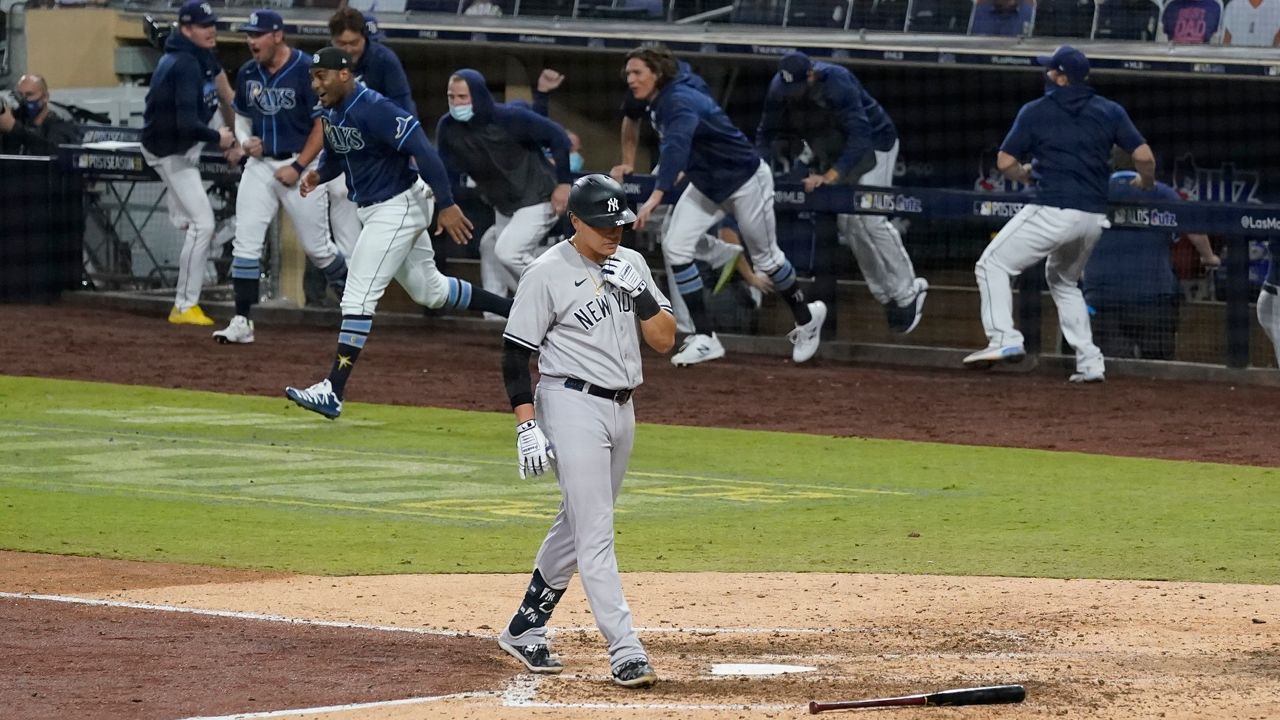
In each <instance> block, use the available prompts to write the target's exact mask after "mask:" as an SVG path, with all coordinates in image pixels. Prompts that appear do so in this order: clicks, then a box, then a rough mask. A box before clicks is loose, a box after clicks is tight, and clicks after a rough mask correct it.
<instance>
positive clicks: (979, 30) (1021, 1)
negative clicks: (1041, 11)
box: [969, 0, 1036, 37]
mask: <svg viewBox="0 0 1280 720" xmlns="http://www.w3.org/2000/svg"><path fill="white" fill-rule="evenodd" d="M1035 12H1036V3H1035V0H976V2H975V3H974V6H973V22H972V23H971V24H970V27H969V34H970V35H1004V36H1007V37H1020V36H1023V35H1030V34H1031V23H1032V21H1033V20H1034V19H1035Z"/></svg>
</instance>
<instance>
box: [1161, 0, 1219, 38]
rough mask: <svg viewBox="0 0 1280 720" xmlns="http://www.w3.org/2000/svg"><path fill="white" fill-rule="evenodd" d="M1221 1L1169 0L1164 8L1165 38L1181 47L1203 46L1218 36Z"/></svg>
mask: <svg viewBox="0 0 1280 720" xmlns="http://www.w3.org/2000/svg"><path fill="white" fill-rule="evenodd" d="M1221 22H1222V0H1170V2H1169V4H1167V5H1165V6H1164V13H1163V24H1164V34H1165V37H1167V38H1168V39H1169V41H1170V42H1175V43H1179V44H1183V45H1203V44H1205V43H1207V42H1209V41H1210V40H1212V39H1213V36H1214V35H1217V34H1218V27H1219V25H1220V24H1221Z"/></svg>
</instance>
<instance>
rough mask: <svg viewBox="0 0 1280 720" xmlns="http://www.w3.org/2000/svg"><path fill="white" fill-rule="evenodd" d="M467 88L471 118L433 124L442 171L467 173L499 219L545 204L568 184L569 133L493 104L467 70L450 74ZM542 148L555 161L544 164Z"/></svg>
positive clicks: (521, 109) (480, 80)
mask: <svg viewBox="0 0 1280 720" xmlns="http://www.w3.org/2000/svg"><path fill="white" fill-rule="evenodd" d="M454 75H457V76H458V77H460V78H462V79H463V80H464V81H465V82H466V83H467V87H468V88H470V90H471V108H472V110H473V111H474V115H473V116H472V117H471V119H470V120H469V121H467V122H461V121H458V120H455V119H454V118H453V116H452V115H449V114H448V113H445V114H444V115H442V116H441V117H440V122H439V124H438V125H437V126H436V146H437V147H438V148H439V150H440V157H441V159H443V160H444V164H445V167H446V168H448V169H449V171H450V172H451V173H453V174H455V175H456V174H461V173H466V174H467V175H468V176H470V177H471V179H472V180H474V181H475V183H476V187H477V188H478V189H479V190H480V193H481V194H482V195H484V198H485V199H486V200H488V201H489V203H490V204H491V205H493V207H494V208H495V209H496V210H497V211H498V212H500V213H502V214H503V215H511V214H512V213H514V212H515V211H516V210H519V209H520V208H523V207H529V206H530V205H537V204H539V203H544V202H547V200H548V199H549V198H550V197H551V193H552V192H553V191H554V190H555V189H556V185H557V184H560V183H569V182H570V181H571V178H572V175H571V174H570V172H569V135H568V134H567V133H565V131H564V128H562V127H560V126H559V125H557V124H556V123H554V122H552V121H550V120H548V119H547V118H544V117H542V116H541V115H538V114H537V113H535V112H533V111H532V110H530V109H529V108H528V106H527V105H523V104H520V105H517V104H514V103H512V104H503V103H495V102H494V101H493V95H492V94H490V93H489V88H488V87H487V86H486V85H485V79H484V75H481V74H480V73H479V72H477V71H475V70H472V69H470V68H466V69H462V70H459V71H457V72H455V73H454ZM543 148H546V149H548V150H550V151H551V157H552V159H553V160H555V164H554V165H552V164H551V163H550V162H548V161H547V157H546V154H545V153H544V152H543Z"/></svg>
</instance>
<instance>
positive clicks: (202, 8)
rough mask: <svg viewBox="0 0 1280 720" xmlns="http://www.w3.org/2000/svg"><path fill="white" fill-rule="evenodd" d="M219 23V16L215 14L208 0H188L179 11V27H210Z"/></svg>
mask: <svg viewBox="0 0 1280 720" xmlns="http://www.w3.org/2000/svg"><path fill="white" fill-rule="evenodd" d="M217 22H218V16H217V15H214V14H213V6H212V5H210V4H209V2H208V0H187V1H186V2H185V3H183V4H182V9H180V10H178V24H179V25H200V26H201V27H208V26H210V25H213V24H215V23H217Z"/></svg>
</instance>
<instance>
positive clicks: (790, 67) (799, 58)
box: [778, 50, 813, 86]
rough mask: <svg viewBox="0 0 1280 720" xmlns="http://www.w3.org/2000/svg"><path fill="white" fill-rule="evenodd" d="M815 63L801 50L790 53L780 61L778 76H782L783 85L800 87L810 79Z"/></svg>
mask: <svg viewBox="0 0 1280 720" xmlns="http://www.w3.org/2000/svg"><path fill="white" fill-rule="evenodd" d="M812 68H813V61H812V60H810V59H809V56H808V55H805V54H804V53H802V52H800V51H799V50H796V51H793V52H789V53H787V54H786V55H783V56H782V59H781V60H779V61H778V74H779V75H781V76H782V84H783V85H788V86H791V85H800V84H802V83H804V82H805V81H806V80H808V79H809V70H810V69H812Z"/></svg>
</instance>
